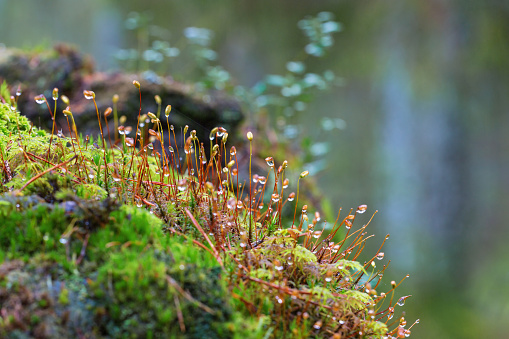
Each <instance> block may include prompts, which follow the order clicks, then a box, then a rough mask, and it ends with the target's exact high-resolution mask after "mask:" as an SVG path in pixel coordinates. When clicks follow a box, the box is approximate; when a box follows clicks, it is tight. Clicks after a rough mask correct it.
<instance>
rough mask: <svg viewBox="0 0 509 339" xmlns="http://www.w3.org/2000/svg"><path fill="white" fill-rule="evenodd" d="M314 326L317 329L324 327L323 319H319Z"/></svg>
mask: <svg viewBox="0 0 509 339" xmlns="http://www.w3.org/2000/svg"><path fill="white" fill-rule="evenodd" d="M313 328H314V329H315V330H319V329H321V328H322V321H321V320H318V321H317V322H316V323H315V324H314V325H313Z"/></svg>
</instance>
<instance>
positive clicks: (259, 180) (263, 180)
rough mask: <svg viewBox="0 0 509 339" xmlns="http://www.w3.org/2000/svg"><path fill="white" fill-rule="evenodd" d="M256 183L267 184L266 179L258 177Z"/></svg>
mask: <svg viewBox="0 0 509 339" xmlns="http://www.w3.org/2000/svg"><path fill="white" fill-rule="evenodd" d="M258 182H259V183H260V184H261V185H265V182H267V179H266V178H265V177H258Z"/></svg>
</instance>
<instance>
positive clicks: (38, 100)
mask: <svg viewBox="0 0 509 339" xmlns="http://www.w3.org/2000/svg"><path fill="white" fill-rule="evenodd" d="M34 99H35V102H36V103H38V104H39V105H42V104H44V102H45V101H46V100H45V99H44V95H42V94H41V95H38V96H36V97H35V98H34Z"/></svg>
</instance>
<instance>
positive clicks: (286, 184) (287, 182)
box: [283, 178, 290, 188]
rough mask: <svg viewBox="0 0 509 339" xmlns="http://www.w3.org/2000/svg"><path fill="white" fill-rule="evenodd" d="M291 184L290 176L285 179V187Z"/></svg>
mask: <svg viewBox="0 0 509 339" xmlns="http://www.w3.org/2000/svg"><path fill="white" fill-rule="evenodd" d="M289 184H290V180H288V178H286V179H285V180H284V181H283V188H288V185H289Z"/></svg>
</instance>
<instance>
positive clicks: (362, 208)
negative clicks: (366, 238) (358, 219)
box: [357, 205, 368, 214]
mask: <svg viewBox="0 0 509 339" xmlns="http://www.w3.org/2000/svg"><path fill="white" fill-rule="evenodd" d="M367 209H368V205H360V206H359V207H357V213H359V214H362V213H364V212H366V210H367Z"/></svg>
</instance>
